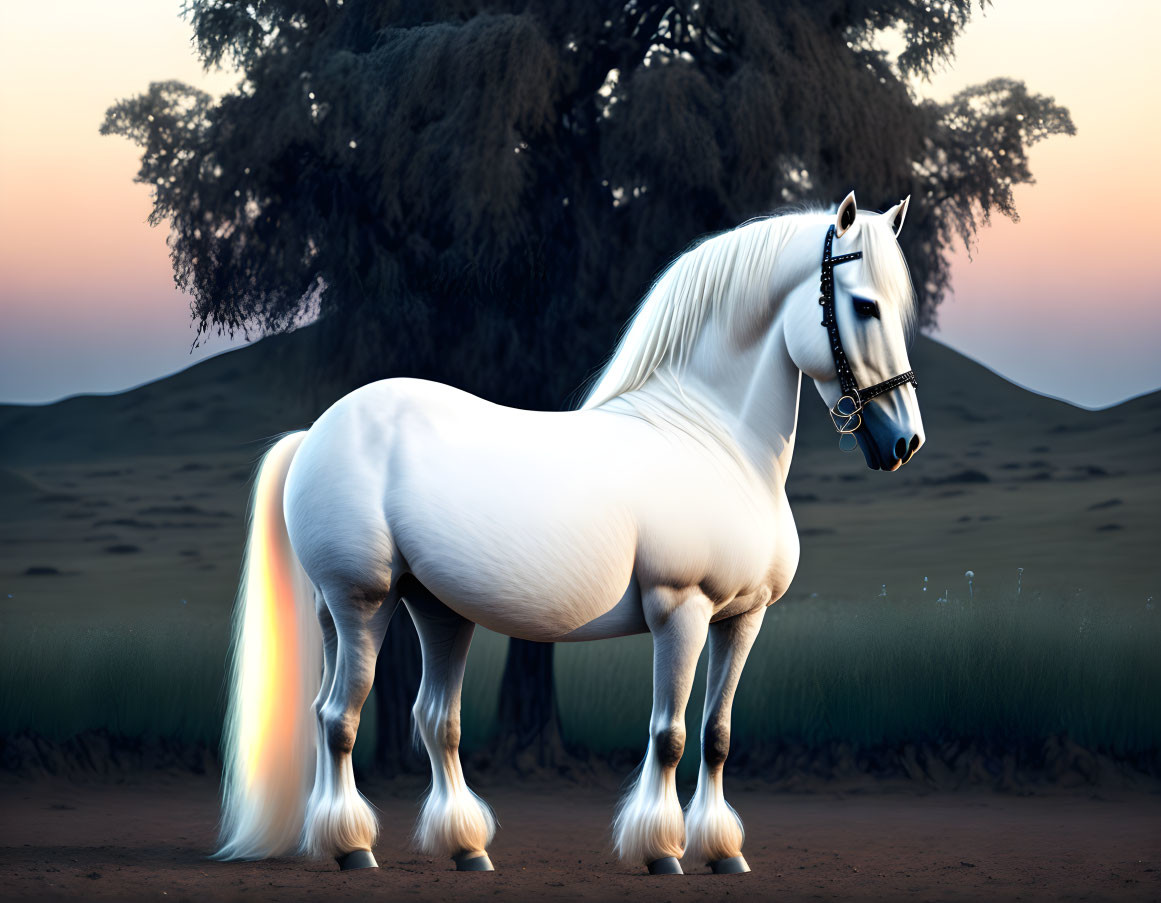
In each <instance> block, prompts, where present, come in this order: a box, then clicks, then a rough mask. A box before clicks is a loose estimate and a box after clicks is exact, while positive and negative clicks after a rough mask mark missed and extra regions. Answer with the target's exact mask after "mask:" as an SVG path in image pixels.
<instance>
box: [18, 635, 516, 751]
mask: <svg viewBox="0 0 1161 903" xmlns="http://www.w3.org/2000/svg"><path fill="white" fill-rule="evenodd" d="M506 644H507V640H506V639H505V638H504V637H501V636H498V635H496V634H493V633H490V632H489V631H486V630H482V629H481V630H478V631H477V636H476V638H475V639H474V640H473V642H472V655H471V659H470V661H469V664H468V673H467V676H466V679H465V681H464V694H463V695H464V699H463V707H464V713H463V738H464V745H465V747H467V748H469V749H470V748H472V747H476V746H480V745H483V744H484V743H485V742H487V740H488V739H489V738H490V737H491V733H492V730H493V728H494V724H495V717H496V706H497V694H498V692H499V685H500V678H501V675H502V673H503V667H504V654H505V650H506V648H507V645H506ZM228 645H229V628H228V626H227V625H226V624H225V623H224V621H223V623H221V624H205V623H185V622H184V621H182V620H181V619H180V618H179V619H177V620H172V621H169V622H166V623H157V624H151V625H145V626H126V625H105V626H99V627H97V626H70V625H53V626H52V627H28V626H22V625H14V624H11V623H9V624H5V625H4V626H3V628H2V629H0V737H5V736H13V735H16V734H23V733H33V734H37V735H39V736H41V737H44V738H46V739H48V740H52V741H63V740H67V739H69V738H72V737H75V736H77V735H78V734H81V733H83V732H85V731H90V730H104V731H107V732H108V733H110V734H112V735H115V736H120V737H128V738H158V739H162V740H167V741H174V742H177V743H184V744H198V743H203V744H206V745H208V746H210V747H213V748H216V747H217V745H218V742H219V739H220V737H221V729H222V717H223V715H224V712H225V684H224V680H225V672H226V655H227V649H228ZM375 720H376V711H375V701H374V694H373V693H372V695H371V698H370V699H368V701H367V705H366V706H365V707H364V711H363V723H362V726H361V727H360V729H359V742H358V743H357V744H356V747H355V761H356V764H357V765H359V766H360V767H364V766H367V765H369V764H370V763H371V762H372V760H373V757H374V753H375V741H374V737H375Z"/></svg>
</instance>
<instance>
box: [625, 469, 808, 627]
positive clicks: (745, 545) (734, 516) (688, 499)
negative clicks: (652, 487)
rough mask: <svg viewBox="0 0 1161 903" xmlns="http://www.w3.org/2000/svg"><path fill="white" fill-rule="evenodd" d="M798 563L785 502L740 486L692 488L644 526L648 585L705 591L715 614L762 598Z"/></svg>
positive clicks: (640, 570)
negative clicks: (745, 599) (742, 600)
mask: <svg viewBox="0 0 1161 903" xmlns="http://www.w3.org/2000/svg"><path fill="white" fill-rule="evenodd" d="M797 560H798V537H797V534H796V533H795V530H794V522H793V520H792V519H791V518H790V516H789V508H787V507H786V506H785V503H784V501H783V502H782V503H781V504H779V500H778V499H775V498H772V497H771V496H770V495H769V494H767V493H762V492H758V491H753V490H751V489H750V487H747V486H745V485H744V484H742V483H739V482H737V481H731V480H718V481H707V482H706V483H705V484H704V485H698V486H692V487H686V488H685V490H684V491H678V492H674V493H671V494H670V495H668V496H667V497H664V498H662V499H660V500H659V501H657V503H656V504H654V505H652V506H650V510H649V511H648V513H647V514H646V516H644V517H642V518H641V531H640V535H639V539H638V557H637V574H638V577H639V578H640V579H641V580H642V582H643V583H646V584H648V583H657V584H662V585H670V586H700V587H701V589H702V590H703V591H704V592H705V593H706V595H708V596H709V597H710V599H711V600H712V601H713V602H714V603H715V606H718V605H725V604H727V603H728V602H729V601H730V600H732V599H734V598H735V597H738V596H740V595H750V594H754V593H757V592H759V591H760V590H761V588H762V587H764V586H767V585H769V584H770V583H771V578H772V576H773V575H781V574H784V573H786V572H787V570H789V571H790V573H793V569H794V567H796V566H797ZM775 582H781V580H780V579H778V580H776V581H775ZM781 591H785V588H784V587H783V588H782V589H781ZM781 591H780V592H779V595H780V594H781Z"/></svg>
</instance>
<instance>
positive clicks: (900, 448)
mask: <svg viewBox="0 0 1161 903" xmlns="http://www.w3.org/2000/svg"><path fill="white" fill-rule="evenodd" d="M906 454H907V440H906V439H899V440H898V441H897V442H896V443H895V457H896V458H902V457H903V456H904V455H906Z"/></svg>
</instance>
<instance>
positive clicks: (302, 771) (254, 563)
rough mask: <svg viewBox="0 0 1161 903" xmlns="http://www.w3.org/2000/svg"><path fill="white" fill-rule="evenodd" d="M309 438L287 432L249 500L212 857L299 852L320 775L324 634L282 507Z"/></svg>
mask: <svg viewBox="0 0 1161 903" xmlns="http://www.w3.org/2000/svg"><path fill="white" fill-rule="evenodd" d="M305 436H306V433H301V432H300V433H290V434H288V435H286V436H283V437H282V438H281V439H279V440H278V442H276V443H275V444H274V445H273V447H271V448H270V450H269V451H267V452H266V454H265V455H264V456H263V457H262V461H261V463H260V464H259V465H258V474H257V478H256V479H255V481H254V490H253V495H252V497H251V500H250V530H249V536H248V537H247V540H246V554H245V557H244V559H243V565H242V580H241V584H240V585H239V587H238V598H237V601H236V602H235V604H234V623H233V627H232V629H231V655H230V658H231V661H230V669H229V703H228V708H227V711H226V723H225V728H224V730H223V735H222V820H221V827H220V832H219V839H218V851H217V853H215V854H214V858H216V859H263V858H266V857H268V856H277V855H281V854H285V853H290V852H292V851H294V850H295V849H296V848H297V847H298V844H299V838H300V835H301V832H302V825H303V821H304V818H305V810H306V801H307V797H308V796H309V795H310V791H311V786H312V784H313V782H314V768H315V746H316V742H317V741H316V727H315V718H314V713H313V711H312V707H313V704H314V698H315V696H316V695H317V694H318V690H319V685H320V684H321V682H322V674H321V672H322V634H321V631H320V629H319V625H318V621H317V619H316V616H315V611H314V589H313V587H312V586H311V583H310V580H309V579H308V578H307V576H306V572H305V571H304V570H303V569H302V565H301V564H300V563H299V561H298V558H297V556H296V555H295V554H294V549H293V548H292V547H291V545H290V537H289V536H288V535H287V532H286V520H285V518H284V517H283V510H282V495H283V489H284V487H285V485H286V474H287V471H288V470H289V469H290V462H291V461H292V460H293V459H294V455H295V452H296V451H298V447H299V445H300V444H301V443H302V440H303V437H305Z"/></svg>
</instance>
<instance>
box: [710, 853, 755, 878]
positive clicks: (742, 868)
mask: <svg viewBox="0 0 1161 903" xmlns="http://www.w3.org/2000/svg"><path fill="white" fill-rule="evenodd" d="M709 867H710V870H711V871H712V872H713V873H714V874H715V875H740V874H742V872H748V871H749V870H750V867H749V866H748V865H746V858H745V857H744V856H731V857H730V858H729V859H718V860H715V861H714V862H711V863H710V864H709Z"/></svg>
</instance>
